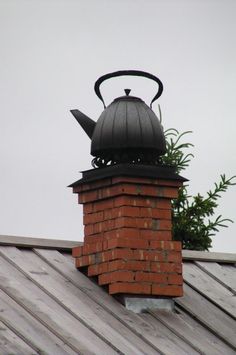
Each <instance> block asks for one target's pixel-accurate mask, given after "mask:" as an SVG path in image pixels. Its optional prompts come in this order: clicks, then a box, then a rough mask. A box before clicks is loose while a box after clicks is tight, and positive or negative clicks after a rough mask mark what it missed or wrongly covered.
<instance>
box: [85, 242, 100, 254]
mask: <svg viewBox="0 0 236 355" xmlns="http://www.w3.org/2000/svg"><path fill="white" fill-rule="evenodd" d="M102 250H103V243H102V242H96V243H89V244H87V243H86V244H84V246H83V254H84V255H88V254H93V253H97V252H100V251H102Z"/></svg>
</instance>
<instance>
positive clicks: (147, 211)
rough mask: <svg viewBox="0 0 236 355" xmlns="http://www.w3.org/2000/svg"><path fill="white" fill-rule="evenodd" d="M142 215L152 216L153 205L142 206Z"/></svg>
mask: <svg viewBox="0 0 236 355" xmlns="http://www.w3.org/2000/svg"><path fill="white" fill-rule="evenodd" d="M139 215H140V217H149V218H151V217H152V208H151V207H146V208H145V207H140V213H139Z"/></svg>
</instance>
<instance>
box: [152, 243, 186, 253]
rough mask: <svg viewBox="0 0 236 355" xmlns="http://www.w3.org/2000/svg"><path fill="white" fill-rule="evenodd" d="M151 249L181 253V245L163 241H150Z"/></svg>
mask: <svg viewBox="0 0 236 355" xmlns="http://www.w3.org/2000/svg"><path fill="white" fill-rule="evenodd" d="M150 248H151V249H159V250H174V251H181V250H182V247H181V243H180V242H176V241H164V240H161V241H160V240H151V241H150Z"/></svg>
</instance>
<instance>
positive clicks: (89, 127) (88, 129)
mask: <svg viewBox="0 0 236 355" xmlns="http://www.w3.org/2000/svg"><path fill="white" fill-rule="evenodd" d="M70 112H71V113H72V115H73V116H74V117H75V119H76V121H77V122H78V123H79V124H80V126H81V127H82V128H83V130H84V131H85V133H86V134H87V135H88V136H89V138H90V139H92V135H93V131H94V128H95V126H96V122H94V121H93V120H92V119H91V118H89V117H88V116H86V115H85V114H84V113H82V112H81V111H79V110H71V111H70Z"/></svg>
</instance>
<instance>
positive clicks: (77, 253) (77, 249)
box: [72, 246, 83, 258]
mask: <svg viewBox="0 0 236 355" xmlns="http://www.w3.org/2000/svg"><path fill="white" fill-rule="evenodd" d="M81 255H83V246H78V247H75V248H72V256H73V257H74V258H75V257H78V256H81Z"/></svg>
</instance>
